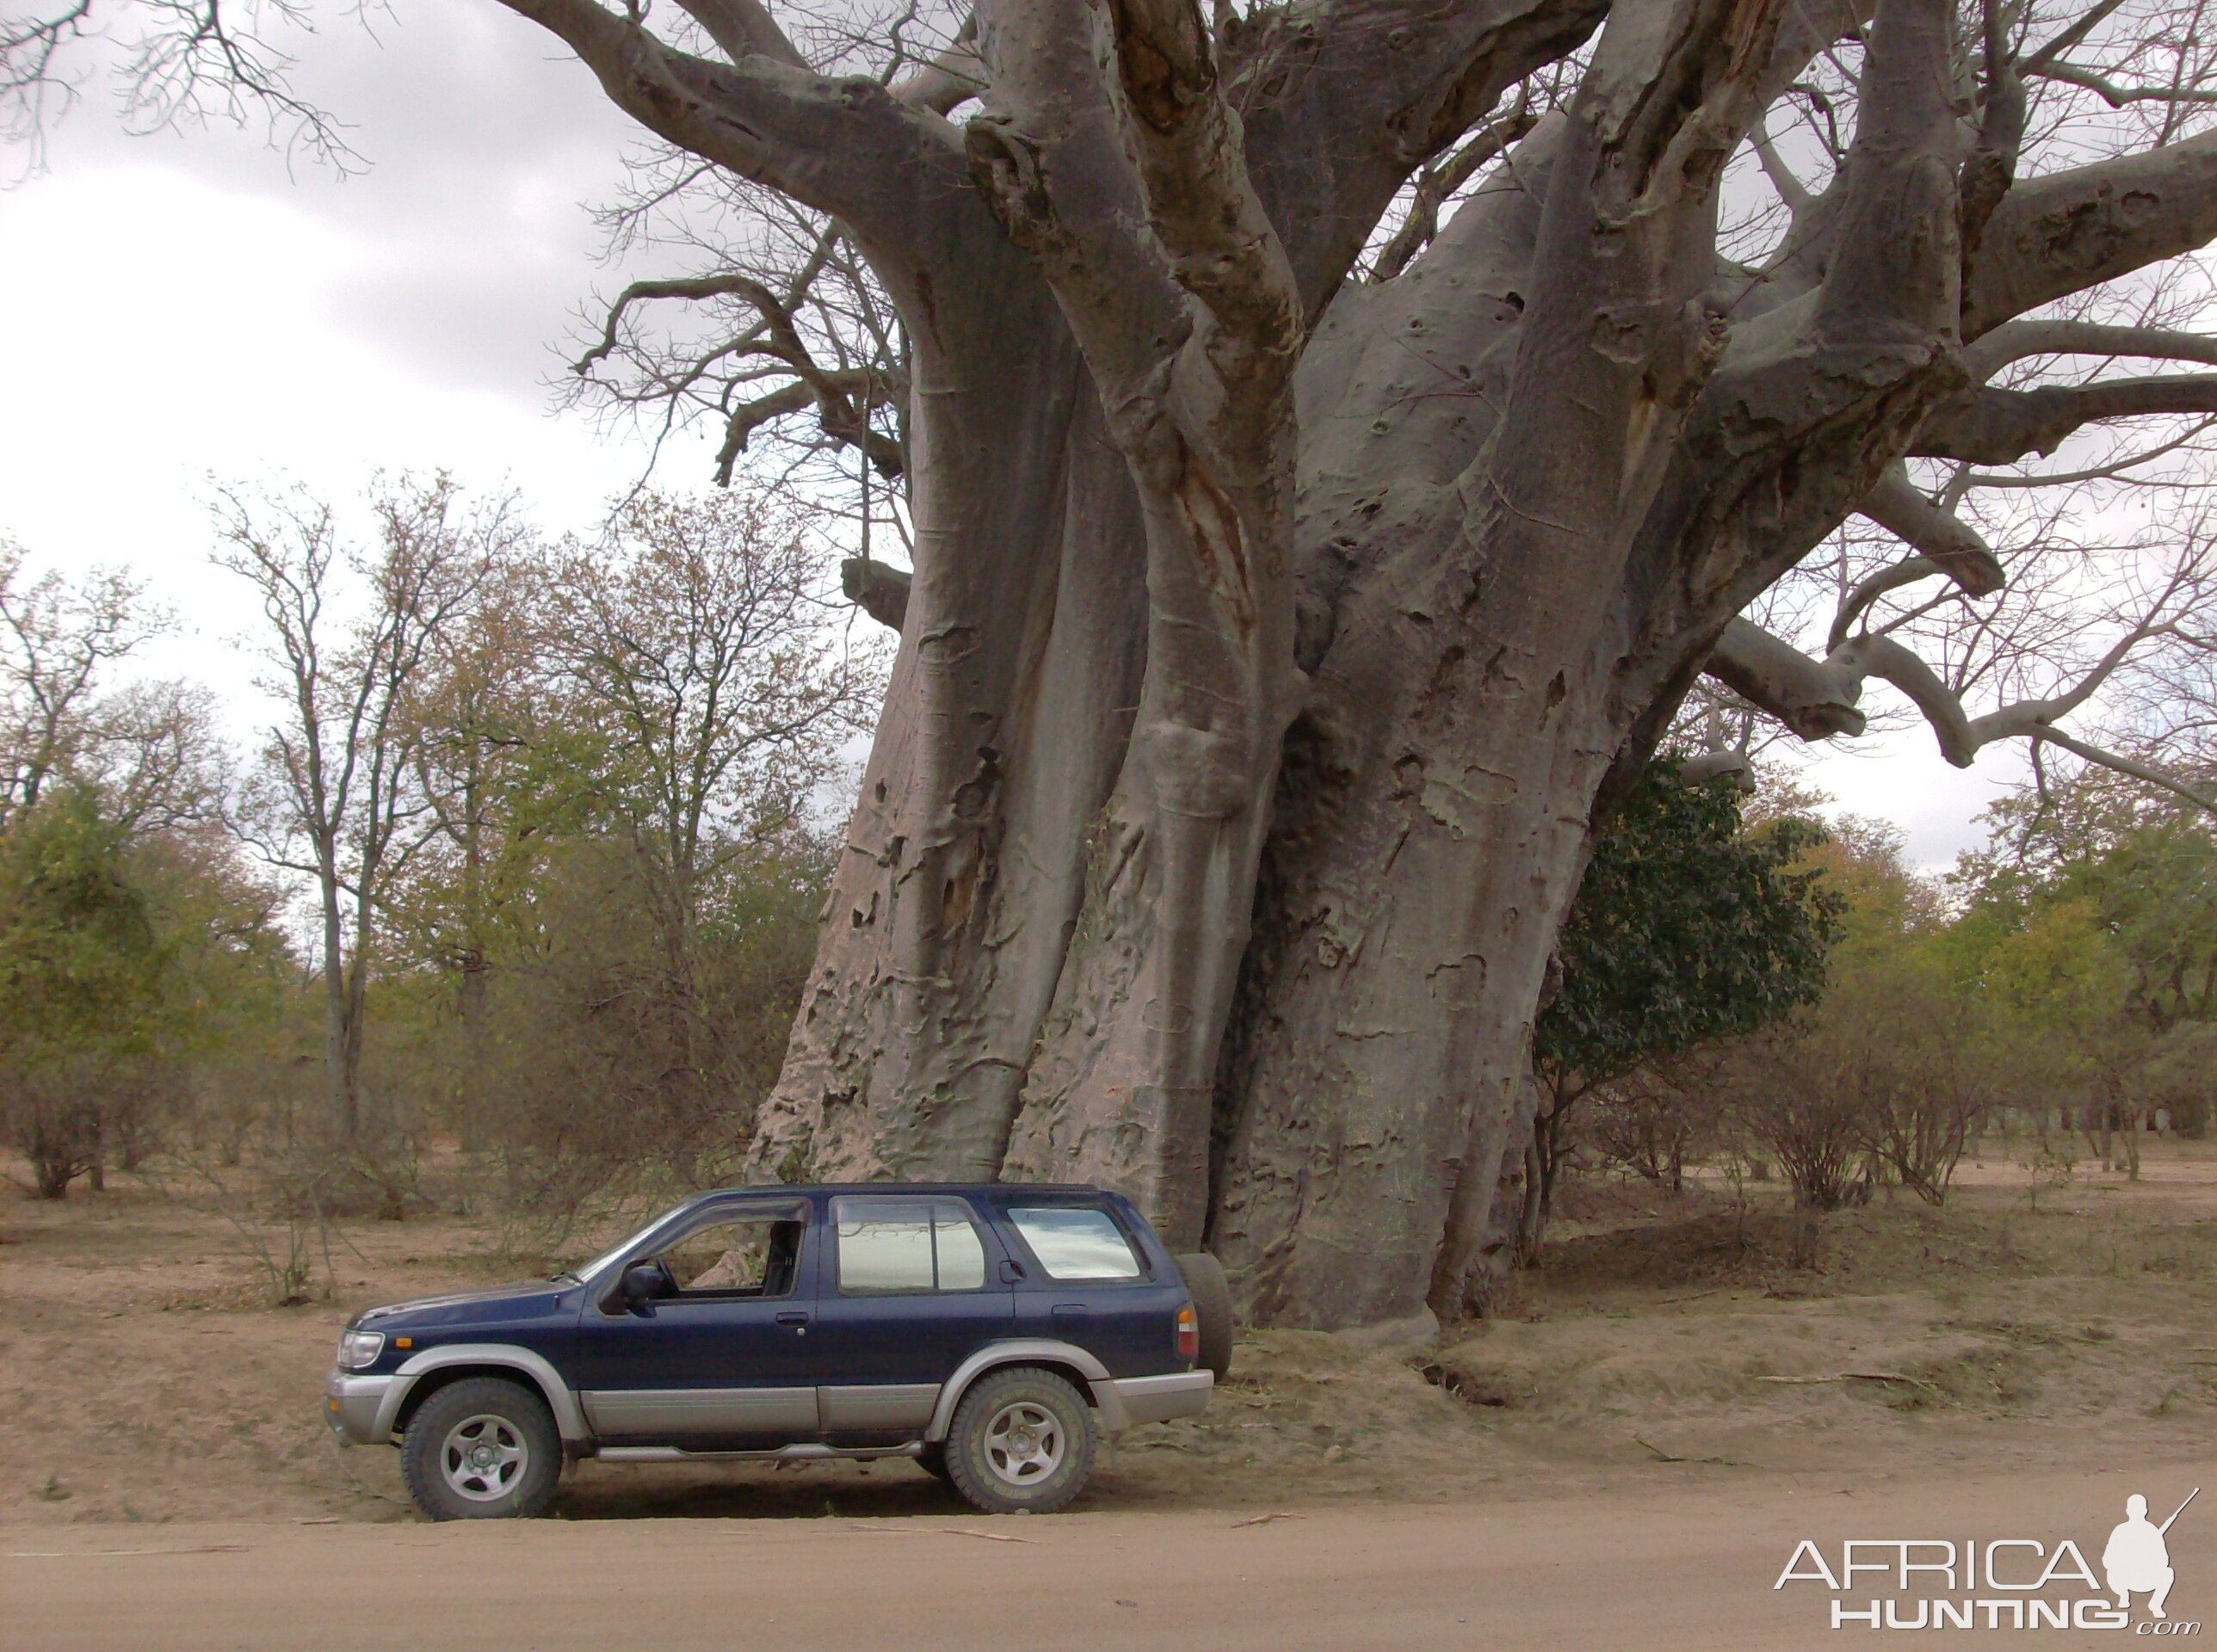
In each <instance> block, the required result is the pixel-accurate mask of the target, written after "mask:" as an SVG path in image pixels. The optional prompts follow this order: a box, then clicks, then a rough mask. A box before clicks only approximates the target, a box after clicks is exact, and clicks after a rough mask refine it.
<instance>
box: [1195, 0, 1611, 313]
mask: <svg viewBox="0 0 2217 1652" xmlns="http://www.w3.org/2000/svg"><path fill="white" fill-rule="evenodd" d="M1607 11H1608V6H1607V4H1606V3H1605V0H1470V3H1465V4H1456V5H1442V4H1441V3H1439V0H1334V3H1326V4H1323V5H1317V6H1283V7H1273V8H1269V9H1261V8H1258V9H1257V16H1256V18H1254V19H1251V20H1250V21H1249V22H1245V23H1244V24H1238V25H1237V26H1236V27H1233V28H1229V29H1228V30H1227V32H1226V43H1225V48H1224V49H1225V61H1226V82H1227V83H1228V84H1229V85H1230V87H1231V96H1232V103H1233V105H1234V107H1235V108H1237V109H1238V112H1239V114H1240V116H1241V118H1242V119H1243V120H1244V122H1245V123H1246V130H1247V142H1246V150H1247V157H1248V170H1249V172H1250V174H1251V176H1252V177H1253V179H1254V183H1255V189H1256V193H1257V194H1258V195H1259V196H1260V197H1261V199H1262V201H1263V206H1264V207H1265V209H1266V210H1267V211H1268V212H1269V217H1270V221H1271V222H1272V223H1273V224H1275V225H1277V228H1278V233H1279V235H1280V236H1281V237H1282V238H1283V239H1284V242H1285V245H1286V252H1287V256H1288V258H1289V259H1290V261H1291V262H1292V264H1293V268H1294V275H1295V277H1296V278H1297V279H1298V280H1299V281H1300V293H1301V302H1302V304H1303V305H1304V306H1305V307H1306V311H1307V313H1308V315H1309V316H1310V317H1311V318H1312V319H1313V318H1314V317H1317V316H1318V315H1320V314H1322V313H1323V311H1324V307H1325V305H1326V304H1327V303H1329V302H1330V301H1331V295H1332V294H1333V293H1335V292H1337V290H1338V288H1339V284H1340V282H1341V281H1342V280H1344V279H1345V277H1346V274H1347V272H1348V271H1349V269H1350V268H1353V266H1354V263H1355V261H1356V258H1357V257H1358V256H1361V254H1362V249H1363V246H1364V244H1365V243H1367V242H1368V240H1369V238H1370V231H1371V230H1372V229H1373V228H1374V226H1375V225H1376V224H1377V222H1378V220H1379V218H1380V216H1381V215H1382V214H1383V213H1384V212H1385V211H1386V206H1388V205H1389V204H1390V203H1391V202H1392V200H1393V196H1394V194H1395V192H1396V191H1398V190H1399V188H1400V187H1401V185H1402V183H1403V182H1405V180H1406V179H1407V178H1408V177H1409V176H1410V175H1411V173H1413V172H1415V171H1416V170H1417V168H1419V167H1421V166H1423V164H1424V163H1426V162H1428V161H1430V160H1431V159H1432V158H1433V157H1435V156H1436V155H1438V154H1439V153H1440V152H1441V151H1443V150H1445V149H1447V148H1448V146H1449V145H1452V144H1454V142H1456V140H1457V139H1460V138H1461V136H1462V135H1463V133H1466V132H1467V131H1468V130H1469V129H1470V126H1471V125H1472V123H1473V121H1475V120H1478V119H1479V117H1480V116H1482V115H1483V114H1485V111H1487V110H1488V109H1490V108H1492V107H1493V106H1494V104H1495V103H1496V102H1498V101H1499V99H1500V97H1501V95H1502V94H1503V93H1504V91H1505V90H1507V89H1508V88H1510V87H1511V86H1513V85H1515V84H1516V83H1517V82H1518V81H1520V80H1522V79H1523V78H1524V77H1525V76H1526V75H1528V74H1529V73H1530V72H1532V71H1534V70H1535V69H1537V68H1540V67H1541V66H1543V65H1547V64H1549V63H1553V62H1555V61H1557V60H1558V59H1562V58H1565V57H1567V56H1569V55H1570V54H1571V53H1572V52H1575V51H1577V50H1578V47H1579V46H1582V45H1584V43H1585V41H1586V40H1587V39H1588V37H1590V35H1591V34H1593V32H1594V30H1595V29H1596V28H1597V27H1599V26H1600V23H1601V21H1602V18H1603V16H1604V15H1606V13H1607Z"/></svg>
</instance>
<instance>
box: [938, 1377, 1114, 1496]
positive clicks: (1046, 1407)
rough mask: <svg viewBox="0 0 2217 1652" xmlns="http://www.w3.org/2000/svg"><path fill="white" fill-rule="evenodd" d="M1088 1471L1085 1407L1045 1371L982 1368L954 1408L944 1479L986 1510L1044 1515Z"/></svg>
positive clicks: (1089, 1423) (1078, 1487) (1080, 1485)
mask: <svg viewBox="0 0 2217 1652" xmlns="http://www.w3.org/2000/svg"><path fill="white" fill-rule="evenodd" d="M1092 1475H1093V1414H1092V1410H1091V1409H1090V1407H1088V1406H1087V1404H1086V1403H1085V1398H1084V1396H1083V1395H1081V1394H1080V1393H1079V1392H1078V1390H1076V1389H1074V1388H1072V1387H1071V1385H1070V1384H1068V1383H1066V1382H1065V1381H1064V1380H1063V1379H1062V1378H1059V1377H1058V1376H1056V1375H1055V1374H1054V1373H1053V1372H1051V1371H1041V1370H1038V1369H1037V1368H1035V1367H1034V1366H1030V1365H1016V1366H1013V1367H1010V1369H1008V1370H1005V1371H996V1372H988V1373H987V1374H986V1375H985V1376H983V1377H981V1378H979V1379H978V1380H977V1381H976V1382H975V1383H973V1384H971V1385H970V1389H969V1390H968V1392H966V1393H965V1394H964V1395H963V1396H962V1403H961V1404H960V1405H958V1406H956V1407H955V1408H954V1426H953V1427H951V1428H950V1429H948V1434H947V1477H948V1479H949V1480H951V1481H952V1482H954V1489H955V1490H957V1491H959V1492H960V1493H961V1494H962V1495H963V1496H964V1497H965V1498H966V1499H967V1500H968V1501H970V1502H971V1503H972V1504H973V1505H974V1506H976V1507H979V1508H982V1509H984V1510H985V1512H986V1513H989V1514H1025V1513H1030V1514H1051V1513H1053V1512H1054V1511H1055V1510H1056V1509H1059V1508H1061V1507H1064V1506H1065V1505H1066V1504H1067V1503H1068V1502H1069V1501H1071V1499H1072V1498H1073V1497H1075V1496H1077V1495H1078V1493H1079V1492H1081V1491H1083V1490H1084V1489H1085V1482H1086V1481H1088V1480H1089V1479H1090V1478H1091V1477H1092Z"/></svg>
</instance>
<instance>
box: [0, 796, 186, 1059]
mask: <svg viewBox="0 0 2217 1652" xmlns="http://www.w3.org/2000/svg"><path fill="white" fill-rule="evenodd" d="M167 961H168V960H167V956H166V951H165V949H164V946H162V945H161V943H160V942H159V940H157V936H156V934H155V931H154V925H153V921H152V917H151V909H150V904H149V902H148V900H147V897H146V894H145V891H144V890H143V889H141V888H140V887H139V885H138V884H137V883H136V882H135V881H134V880H133V877H132V874H131V869H130V867H129V865H128V846H127V841H126V838H125V835H124V834H123V832H122V831H121V830H120V829H119V828H117V827H116V826H115V825H114V824H113V823H111V822H109V821H108V820H107V819H105V818H104V817H102V813H101V809H100V802H99V798H98V797H97V796H96V794H95V793H93V792H91V791H90V790H88V789H85V788H83V787H78V786H65V787H62V788H60V789H58V790H54V791H50V792H47V793H46V796H45V798H42V799H41V800H40V802H39V803H38V804H36V805H34V807H32V808H30V809H28V810H24V811H21V812H19V813H17V814H16V815H15V816H14V817H12V818H11V819H10V820H9V823H8V826H7V828H6V829H5V830H4V831H0V1057H4V1058H5V1059H7V1060H8V1061H9V1063H12V1064H15V1065H16V1066H19V1067H20V1066H27V1065H31V1064H34V1063H38V1062H40V1061H43V1060H51V1059H53V1058H56V1057H121V1056H130V1055H143V1054H145V1053H148V1052H149V1051H151V1049H152V1047H153V1045H154V1044H155V1042H156V1040H157V1038H158V1036H159V1033H160V1032H161V1030H162V1023H163V1020H164V1014H163V1012H164V993H163V986H164V980H163V977H164V966H165V965H166V963H167Z"/></svg>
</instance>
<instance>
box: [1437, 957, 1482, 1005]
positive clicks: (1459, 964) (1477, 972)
mask: <svg viewBox="0 0 2217 1652" xmlns="http://www.w3.org/2000/svg"><path fill="white" fill-rule="evenodd" d="M1424 981H1425V983H1426V984H1427V985H1428V986H1430V988H1431V989H1432V996H1433V998H1434V999H1435V1000H1436V1001H1437V1002H1440V1003H1442V1004H1445V1005H1447V1006H1448V1008H1451V1009H1475V1008H1478V1002H1479V997H1480V996H1482V995H1483V994H1484V993H1485V959H1484V958H1482V957H1480V956H1479V954H1478V953H1476V952H1465V953H1464V954H1463V955H1462V956H1461V958H1459V959H1456V960H1455V961H1454V963H1452V964H1442V965H1440V966H1439V967H1438V968H1436V969H1435V970H1433V971H1430V973H1429V974H1427V975H1426V976H1425V977H1424Z"/></svg>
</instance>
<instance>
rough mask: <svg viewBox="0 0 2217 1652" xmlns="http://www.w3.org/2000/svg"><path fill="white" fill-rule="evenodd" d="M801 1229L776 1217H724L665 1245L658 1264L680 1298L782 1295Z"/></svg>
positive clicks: (789, 1288)
mask: <svg viewBox="0 0 2217 1652" xmlns="http://www.w3.org/2000/svg"><path fill="white" fill-rule="evenodd" d="M805 1227H806V1224H804V1223H801V1222H797V1221H794V1220H791V1219H790V1218H786V1217H769V1216H752V1217H750V1216H731V1217H724V1218H722V1219H720V1220H719V1221H715V1222H711V1223H709V1224H707V1225H706V1226H705V1227H699V1228H695V1229H694V1230H693V1231H692V1232H690V1233H689V1234H687V1235H686V1236H684V1237H683V1238H682V1239H679V1240H677V1241H676V1242H674V1243H672V1244H670V1245H668V1246H665V1247H664V1249H663V1251H662V1254H661V1257H660V1261H661V1263H662V1266H663V1267H664V1270H665V1271H667V1272H668V1273H669V1275H670V1284H671V1285H672V1286H673V1287H674V1289H675V1291H676V1294H677V1295H678V1296H680V1297H782V1296H787V1295H789V1294H790V1293H791V1292H792V1290H793V1282H794V1273H795V1266H794V1265H795V1263H796V1262H797V1261H799V1259H800V1236H801V1233H802V1230H804V1228H805Z"/></svg>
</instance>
